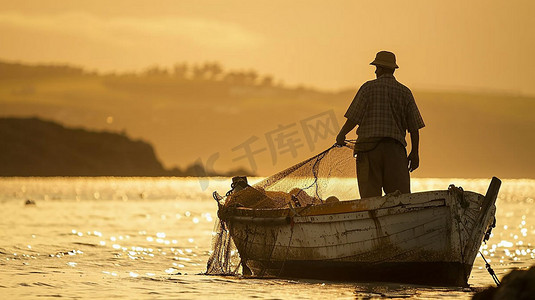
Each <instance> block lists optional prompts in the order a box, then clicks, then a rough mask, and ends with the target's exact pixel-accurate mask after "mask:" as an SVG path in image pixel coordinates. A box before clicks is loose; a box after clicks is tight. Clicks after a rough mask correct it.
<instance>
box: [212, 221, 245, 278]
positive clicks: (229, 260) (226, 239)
mask: <svg viewBox="0 0 535 300" xmlns="http://www.w3.org/2000/svg"><path fill="white" fill-rule="evenodd" d="M212 235H213V236H212V253H211V255H210V257H209V258H208V261H207V262H206V274H207V275H236V274H238V271H239V267H240V257H239V256H238V253H237V252H238V251H237V249H236V246H235V245H234V242H233V241H232V238H231V237H230V234H229V230H228V227H227V225H226V224H225V223H224V222H223V221H221V220H220V219H219V218H217V219H216V223H215V228H214V231H213V232H212Z"/></svg>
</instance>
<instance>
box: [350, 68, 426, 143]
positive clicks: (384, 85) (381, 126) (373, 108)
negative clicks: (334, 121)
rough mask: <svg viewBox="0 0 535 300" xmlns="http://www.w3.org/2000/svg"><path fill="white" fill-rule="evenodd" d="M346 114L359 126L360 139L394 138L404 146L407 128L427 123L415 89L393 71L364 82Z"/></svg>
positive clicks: (416, 128) (411, 128)
mask: <svg viewBox="0 0 535 300" xmlns="http://www.w3.org/2000/svg"><path fill="white" fill-rule="evenodd" d="M344 116H345V117H346V118H347V119H349V120H352V121H355V122H356V123H357V124H358V125H359V126H358V128H357V135H358V137H359V139H362V138H373V137H391V138H394V139H396V140H398V141H400V142H401V143H402V144H403V145H404V146H407V142H406V141H405V134H406V132H407V131H409V132H412V131H416V130H418V129H420V128H423V127H424V126H425V124H424V121H423V119H422V116H421V115H420V111H419V110H418V107H417V106H416V102H415V101H414V97H413V96H412V93H411V90H410V89H409V88H407V87H406V86H404V85H403V84H401V83H399V82H398V81H397V80H396V78H395V77H394V76H393V75H391V74H384V75H382V76H380V77H379V78H377V79H375V80H370V81H368V82H366V83H365V84H363V85H362V86H361V87H360V89H359V91H358V92H357V95H355V98H354V99H353V102H351V105H350V106H349V108H348V109H347V112H346V114H345V115H344Z"/></svg>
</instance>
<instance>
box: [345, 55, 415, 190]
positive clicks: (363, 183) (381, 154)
mask: <svg viewBox="0 0 535 300" xmlns="http://www.w3.org/2000/svg"><path fill="white" fill-rule="evenodd" d="M371 65H374V66H375V67H376V70H375V74H376V75H377V79H375V80H370V81H368V82H366V83H365V84H363V85H362V86H361V87H360V89H359V91H358V92H357V95H356V96H355V98H354V99H353V102H351V105H350V106H349V108H348V109H347V112H346V114H345V115H344V116H345V117H346V118H347V121H346V122H345V124H344V126H343V127H342V129H341V130H340V133H338V136H337V137H336V143H337V144H338V145H344V144H345V137H346V134H347V133H348V132H350V131H351V130H353V128H355V126H357V125H358V128H357V136H358V138H357V142H356V144H355V156H356V158H357V179H358V185H359V191H360V196H361V198H367V197H375V196H381V195H382V191H381V189H384V192H385V193H386V194H388V193H392V192H395V191H396V190H399V191H400V192H402V193H410V191H411V188H410V175H409V171H410V172H412V171H414V170H416V169H417V168H418V166H419V164H420V158H419V154H418V146H419V139H420V138H419V134H418V130H419V129H420V128H423V127H424V126H425V124H424V121H423V119H422V116H421V115H420V112H419V110H418V107H417V106H416V102H415V101H414V97H413V96H412V92H411V90H410V89H409V88H407V87H406V86H404V85H403V84H401V83H399V82H398V81H397V80H396V78H395V77H394V70H395V69H397V68H398V65H397V64H396V56H395V55H394V53H392V52H388V51H381V52H379V53H377V55H376V57H375V60H374V61H373V62H371ZM407 131H408V132H409V133H410V136H411V152H410V154H409V156H408V157H407V151H406V150H405V147H406V146H407V142H406V141H405V134H406V132H407Z"/></svg>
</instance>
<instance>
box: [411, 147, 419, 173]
mask: <svg viewBox="0 0 535 300" xmlns="http://www.w3.org/2000/svg"><path fill="white" fill-rule="evenodd" d="M408 159H409V172H412V171H414V170H416V169H418V167H419V166H420V156H419V155H418V152H415V151H411V153H410V154H409V157H408Z"/></svg>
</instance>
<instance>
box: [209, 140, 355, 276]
mask: <svg viewBox="0 0 535 300" xmlns="http://www.w3.org/2000/svg"><path fill="white" fill-rule="evenodd" d="M231 187H232V189H231V190H230V191H229V192H228V193H227V194H226V197H224V198H223V199H221V201H220V204H221V203H222V205H223V206H224V207H247V208H253V209H276V208H288V207H305V206H309V205H317V204H322V203H326V202H327V203H329V202H336V201H341V200H353V199H357V198H358V189H357V180H356V165H355V158H354V157H353V144H351V143H350V144H348V145H346V146H343V147H339V146H332V147H331V148H329V149H327V150H325V151H323V152H321V153H319V154H317V155H315V156H313V157H311V158H309V159H307V160H304V161H302V162H300V163H298V164H296V165H294V166H292V167H290V168H288V169H286V170H283V171H281V172H279V173H277V174H275V175H272V176H270V177H268V178H266V179H264V180H262V181H260V182H258V183H256V184H254V185H252V186H250V185H249V184H248V183H247V179H246V178H245V177H235V178H233V184H232V186H231ZM228 226H229V225H228V224H226V223H225V222H222V221H221V220H219V219H217V220H216V229H215V230H214V233H213V234H214V238H213V241H212V254H211V256H210V258H209V259H208V263H207V271H206V273H207V274H214V275H215V274H217V275H223V274H224V275H232V274H237V272H238V268H239V257H238V254H237V251H236V248H235V246H234V243H233V242H232V238H231V237H230V234H229V230H228Z"/></svg>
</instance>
